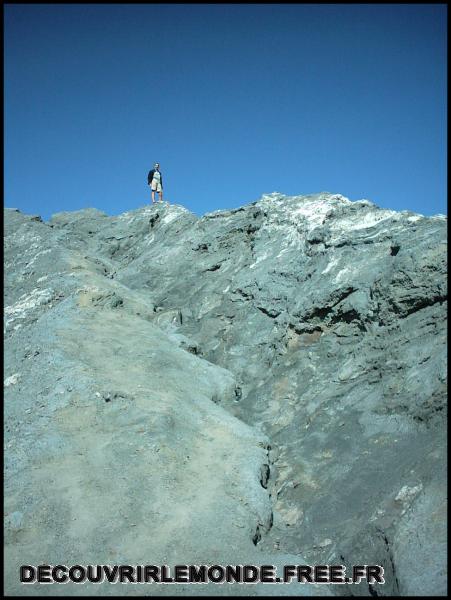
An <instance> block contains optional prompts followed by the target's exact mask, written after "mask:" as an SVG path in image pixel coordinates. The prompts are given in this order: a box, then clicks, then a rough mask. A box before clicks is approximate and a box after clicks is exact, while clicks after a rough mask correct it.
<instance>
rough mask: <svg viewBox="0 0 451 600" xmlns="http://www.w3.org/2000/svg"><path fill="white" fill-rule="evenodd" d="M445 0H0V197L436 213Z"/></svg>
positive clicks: (200, 209) (110, 206)
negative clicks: (309, 0) (340, 203)
mask: <svg viewBox="0 0 451 600" xmlns="http://www.w3.org/2000/svg"><path fill="white" fill-rule="evenodd" d="M446 10H447V9H446V5H444V4H436V5H434V4H427V5H426V4H423V5H421V4H420V5H419V4H410V5H409V4H385V5H383V4H381V5H378V4H350V5H346V4H309V5H306V4H297V5H296V4H294V5H292V4H244V5H240V4H220V5H213V4H210V5H200V4H172V5H171V4H142V5H141V4H71V5H62V4H61V5H58V4H53V5H52V4H37V5H32V4H29V5H27V4H23V5H20V4H17V5H14V4H9V5H8V4H7V5H5V7H4V23H5V25H4V28H5V41H4V48H5V59H4V61H5V63H4V66H5V68H4V90H5V96H4V97H5V113H4V123H5V138H4V151H5V160H4V169H5V184H4V185H5V189H4V193H5V205H6V206H8V207H16V208H19V209H21V210H22V211H23V212H27V213H33V214H40V215H41V216H42V217H43V218H44V219H48V218H49V217H50V216H51V214H53V213H55V212H59V211H63V210H78V209H81V208H85V207H96V208H98V209H100V210H103V211H105V212H106V213H107V214H110V215H114V214H119V213H121V212H124V211H126V210H132V209H134V208H138V207H140V206H143V205H144V204H145V203H146V202H149V201H150V193H149V188H148V187H147V173H148V171H149V169H150V168H151V167H152V165H153V163H154V162H155V161H159V162H160V164H161V170H162V173H163V177H164V187H165V190H164V191H165V195H166V198H167V199H168V200H169V201H171V202H174V203H177V204H183V205H184V206H185V207H186V208H188V209H189V210H191V211H193V212H195V213H197V214H199V215H201V214H204V213H205V212H208V211H212V210H217V209H226V208H233V207H236V206H240V205H243V204H247V203H248V202H253V201H255V200H257V199H258V198H260V197H261V195H262V194H263V193H269V192H273V191H278V192H282V193H284V194H287V195H301V194H311V193H316V192H321V191H329V192H332V193H340V194H343V195H344V196H347V197H348V198H350V199H351V200H359V199H362V198H366V199H368V200H371V201H372V202H375V203H376V204H378V205H379V206H382V207H386V208H391V209H395V210H405V209H407V210H413V211H415V212H420V213H422V214H426V215H431V214H437V213H446V195H447V188H446V184H447V181H446V160H447V156H446V144H447V139H446V125H447V124H446V108H447V79H446V66H447V65H446V46H447V39H446V38H447V27H446V21H447V13H446Z"/></svg>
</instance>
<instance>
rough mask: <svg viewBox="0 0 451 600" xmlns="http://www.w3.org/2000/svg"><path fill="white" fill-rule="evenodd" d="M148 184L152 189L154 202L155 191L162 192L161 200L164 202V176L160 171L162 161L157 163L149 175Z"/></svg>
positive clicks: (153, 201)
mask: <svg viewBox="0 0 451 600" xmlns="http://www.w3.org/2000/svg"><path fill="white" fill-rule="evenodd" d="M147 185H150V189H151V190H152V204H154V203H155V192H157V194H160V202H163V176H162V175H161V171H160V163H155V166H154V168H153V169H152V170H151V171H149V174H148V175H147Z"/></svg>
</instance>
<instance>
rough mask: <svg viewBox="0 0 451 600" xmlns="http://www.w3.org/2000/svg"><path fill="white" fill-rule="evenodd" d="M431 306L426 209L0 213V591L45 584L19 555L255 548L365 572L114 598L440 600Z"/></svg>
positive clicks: (440, 423) (442, 535)
mask: <svg viewBox="0 0 451 600" xmlns="http://www.w3.org/2000/svg"><path fill="white" fill-rule="evenodd" d="M446 307H447V303H446V219H445V218H444V217H443V216H437V217H423V216H421V215H417V214H414V213H410V212H402V213H398V212H394V211H389V210H383V209H380V208H378V207H377V206H375V205H374V204H372V203H370V202H368V201H365V200H364V201H359V202H350V201H349V200H347V199H346V198H344V197H343V196H340V195H332V194H327V193H324V194H317V195H312V196H296V197H286V196H283V195H281V194H277V193H274V194H269V195H265V196H263V197H262V199H261V200H259V201H258V202H254V203H252V204H248V205H246V206H243V207H242V208H239V209H236V210H231V211H217V212H214V213H210V214H206V215H205V216H204V217H202V218H198V217H197V216H195V215H193V214H191V213H190V212H188V211H187V210H186V209H184V208H183V207H181V206H177V205H171V206H169V205H167V204H157V205H154V206H146V207H143V208H139V209H137V210H134V211H130V212H128V213H124V214H122V215H119V216H117V217H109V216H107V215H105V214H104V213H101V212H100V211H97V210H95V209H88V210H82V211H78V212H72V213H58V214H56V215H54V216H53V217H52V219H51V220H50V221H49V222H48V223H44V222H42V221H41V219H40V218H39V217H36V216H30V215H24V214H22V213H20V212H19V211H17V210H15V209H6V211H5V444H6V450H5V515H6V526H5V536H6V540H5V541H6V544H7V545H6V564H5V573H6V592H7V593H12V594H14V595H24V594H25V593H26V594H35V595H42V594H49V595H52V594H58V593H61V592H60V591H59V590H58V589H57V588H56V587H55V586H36V585H35V586H27V587H26V588H25V591H24V588H23V586H22V587H21V586H20V584H19V583H18V577H17V573H18V565H20V564H43V563H50V564H67V565H70V564H77V563H78V564H177V563H182V564H213V563H217V564H239V563H241V564H245V563H247V564H264V563H266V564H279V565H282V564H311V565H314V564H346V565H348V566H349V565H352V564H378V565H382V566H383V567H384V569H385V579H386V583H385V585H383V586H381V585H378V586H368V585H367V584H366V583H362V584H361V585H358V586H299V585H294V584H291V585H284V586H277V585H259V586H244V587H243V586H238V585H228V586H227V588H225V587H224V586H218V585H208V586H196V590H195V592H193V588H192V586H191V587H190V586H183V585H178V586H166V587H165V586H159V587H158V588H156V587H151V586H130V585H128V586H122V588H121V590H120V593H121V594H123V593H126V594H135V595H136V594H138V595H139V594H149V593H150V594H152V593H153V594H162V593H169V594H171V595H172V594H174V593H176V594H180V595H185V594H192V593H196V594H206V593H213V594H217V595H232V594H246V595H255V594H265V595H267V594H276V595H280V594H289V595H291V594H293V595H300V594H302V595H307V594H326V593H327V594H334V595H422V594H424V595H431V594H445V593H446V458H445V457H446V415H445V413H446V333H445V332H446V316H447V313H446ZM419 565H421V568H419ZM423 566H424V567H425V569H423ZM81 588H82V589H81ZM64 593H65V594H74V595H80V594H92V593H94V594H98V595H114V594H115V593H116V594H117V593H118V591H117V588H116V586H114V585H111V584H102V585H85V586H76V585H72V586H71V585H70V584H68V585H67V586H65V589H64Z"/></svg>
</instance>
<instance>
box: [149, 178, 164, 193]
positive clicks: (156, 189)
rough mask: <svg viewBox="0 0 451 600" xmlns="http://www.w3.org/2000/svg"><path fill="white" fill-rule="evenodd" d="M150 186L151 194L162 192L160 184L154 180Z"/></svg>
mask: <svg viewBox="0 0 451 600" xmlns="http://www.w3.org/2000/svg"><path fill="white" fill-rule="evenodd" d="M150 185H151V189H152V192H158V193H160V192H161V191H162V187H161V183H160V182H159V181H157V180H156V179H152V183H151V184H150Z"/></svg>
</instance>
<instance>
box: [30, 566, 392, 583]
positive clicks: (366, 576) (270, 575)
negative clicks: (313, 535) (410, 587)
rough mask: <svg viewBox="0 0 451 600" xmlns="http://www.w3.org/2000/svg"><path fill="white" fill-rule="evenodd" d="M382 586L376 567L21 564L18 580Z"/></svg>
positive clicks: (383, 581) (379, 567)
mask: <svg viewBox="0 0 451 600" xmlns="http://www.w3.org/2000/svg"><path fill="white" fill-rule="evenodd" d="M363 580H366V581H367V582H368V584H371V585H374V584H376V583H380V584H383V583H385V580H384V569H383V567H381V566H379V565H354V566H353V567H352V568H351V569H350V571H349V572H348V573H347V571H346V567H345V566H344V565H314V566H310V565H284V566H283V568H282V569H281V570H280V571H279V572H278V570H277V567H276V566H274V565H259V566H257V565H175V566H174V567H170V566H169V565H72V566H70V567H68V566H66V565H38V566H33V565H22V566H21V567H20V581H21V583H23V584H35V583H38V584H39V583H44V584H51V583H63V584H64V583H69V582H72V583H86V582H90V583H103V582H108V583H134V584H137V583H156V584H176V583H192V584H199V583H201V584H202V583H243V584H244V583H250V584H252V583H292V582H297V583H300V584H309V583H327V584H346V583H351V584H354V583H355V584H357V583H360V582H361V581H363Z"/></svg>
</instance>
